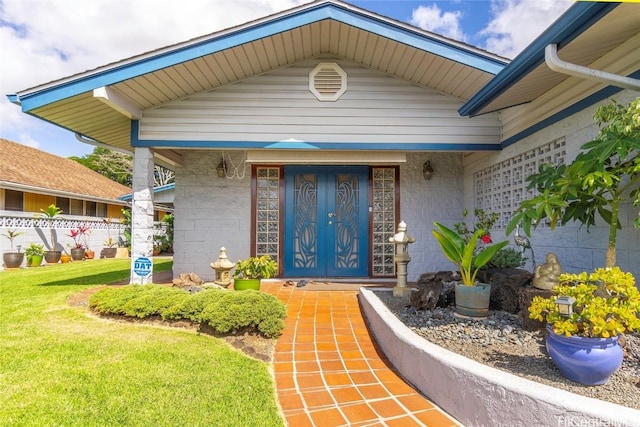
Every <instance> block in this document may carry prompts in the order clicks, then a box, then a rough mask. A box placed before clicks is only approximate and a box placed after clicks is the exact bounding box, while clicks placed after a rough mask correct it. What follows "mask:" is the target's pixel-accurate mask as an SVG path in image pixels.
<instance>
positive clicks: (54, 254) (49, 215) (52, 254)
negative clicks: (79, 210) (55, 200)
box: [40, 204, 62, 264]
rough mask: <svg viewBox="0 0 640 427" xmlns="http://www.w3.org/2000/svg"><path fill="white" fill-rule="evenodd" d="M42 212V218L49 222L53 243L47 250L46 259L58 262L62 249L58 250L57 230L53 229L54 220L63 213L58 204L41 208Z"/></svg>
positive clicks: (51, 262)
mask: <svg viewBox="0 0 640 427" xmlns="http://www.w3.org/2000/svg"><path fill="white" fill-rule="evenodd" d="M40 212H42V214H41V215H40V218H44V219H46V220H47V222H48V223H49V233H50V234H51V245H50V246H49V250H48V251H45V254H44V256H45V260H46V261H47V264H57V263H58V261H60V257H61V256H62V251H59V250H57V245H58V243H57V241H56V232H55V231H54V229H53V220H54V219H56V218H57V217H58V215H60V214H61V213H62V210H61V209H60V208H59V207H57V206H56V205H54V204H51V205H49V206H48V207H47V209H40Z"/></svg>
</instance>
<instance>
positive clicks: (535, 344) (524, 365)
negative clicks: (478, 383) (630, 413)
mask: <svg viewBox="0 0 640 427" xmlns="http://www.w3.org/2000/svg"><path fill="white" fill-rule="evenodd" d="M374 293H375V295H376V296H377V297H378V298H380V300H381V301H382V302H383V303H384V304H385V305H386V306H387V308H388V309H389V310H390V311H391V312H392V313H393V314H395V315H396V317H398V319H400V321H402V322H403V323H404V324H405V325H406V326H407V327H409V328H411V330H412V331H413V332H415V333H416V334H418V335H420V336H421V337H423V338H425V339H427V340H429V341H431V342H432V343H434V344H437V345H439V346H441V347H444V348H446V349H448V350H451V351H454V352H456V353H458V354H460V355H463V356H465V357H468V358H470V359H474V360H476V361H478V362H480V363H484V364H485V365H489V366H493V367H494V368H497V369H501V370H503V371H506V372H510V373H512V374H514V375H518V376H520V377H523V378H527V379H529V380H533V381H536V382H539V383H542V384H546V385H550V386H552V387H556V388H559V389H563V390H566V391H570V392H572V393H576V394H580V395H583V396H588V397H592V398H595V399H600V400H604V401H609V402H613V403H616V404H618V405H622V406H626V407H629V408H635V409H640V336H638V335H637V334H634V335H627V336H626V351H625V358H624V361H623V364H622V367H621V368H620V369H618V371H617V372H616V373H615V374H613V375H612V376H611V378H610V379H609V381H608V382H607V383H606V384H604V385H601V386H585V385H582V384H578V383H575V382H573V381H570V380H568V379H566V378H564V377H563V376H562V375H561V374H560V372H559V371H558V369H557V368H556V367H555V365H554V364H553V362H552V361H551V358H550V357H549V356H548V354H547V350H546V348H545V343H544V342H545V332H544V331H540V332H528V331H525V330H523V329H522V322H521V320H520V318H519V316H517V315H513V314H510V313H507V312H503V311H489V316H488V317H487V318H486V319H483V320H469V319H461V318H458V317H456V316H454V310H453V308H436V309H434V310H422V311H416V310H415V309H414V308H413V307H412V306H411V305H410V303H409V297H394V296H393V295H392V293H391V292H374Z"/></svg>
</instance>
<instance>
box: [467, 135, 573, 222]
mask: <svg viewBox="0 0 640 427" xmlns="http://www.w3.org/2000/svg"><path fill="white" fill-rule="evenodd" d="M565 157H566V152H565V139H564V138H559V139H556V140H554V141H551V142H548V143H546V144H542V145H540V146H539V147H537V148H534V149H532V150H528V151H525V152H524V153H522V154H518V155H517V156H513V157H511V158H509V159H506V160H503V161H502V162H500V163H497V164H494V165H491V166H489V167H487V168H485V169H482V170H480V171H478V172H476V173H475V174H474V185H475V190H474V191H475V207H476V208H480V209H483V210H484V211H485V212H488V213H491V212H498V213H499V214H500V218H499V219H498V221H497V222H496V224H495V226H494V227H495V228H502V229H504V228H506V226H507V224H508V223H509V220H510V219H511V216H512V215H513V212H514V211H515V210H516V209H517V208H518V206H520V202H522V201H523V200H526V199H529V198H531V197H533V196H534V195H535V190H527V184H528V183H527V181H526V179H527V177H528V176H529V175H532V174H534V173H536V172H537V171H538V167H539V166H540V165H541V164H545V163H551V164H554V165H558V164H561V163H564V161H565Z"/></svg>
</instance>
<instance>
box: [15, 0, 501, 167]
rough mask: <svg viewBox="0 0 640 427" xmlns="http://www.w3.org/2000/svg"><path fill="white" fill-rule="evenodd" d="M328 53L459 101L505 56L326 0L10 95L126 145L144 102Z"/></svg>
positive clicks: (28, 108)
mask: <svg viewBox="0 0 640 427" xmlns="http://www.w3.org/2000/svg"><path fill="white" fill-rule="evenodd" d="M325 56H334V57H336V58H341V59H344V60H349V61H353V62H355V63H357V64H359V65H361V66H363V67H366V68H370V69H373V70H377V71H379V72H381V73H385V74H387V75H390V76H392V77H395V78H400V79H404V80H406V81H409V82H411V83H412V84H415V85H417V86H420V87H424V88H430V89H432V90H435V91H437V92H439V93H441V94H445V95H448V96H451V97H454V98H457V99H459V100H463V101H464V100H467V99H469V98H470V97H471V96H472V95H473V94H474V93H476V92H477V91H478V90H479V89H480V88H481V87H483V86H484V85H485V84H486V83H487V82H489V81H490V79H491V78H492V77H493V76H494V75H495V74H496V73H498V72H499V71H500V70H501V69H502V68H503V67H504V65H505V64H506V63H507V62H508V60H506V59H504V58H501V57H499V56H497V55H494V54H491V53H489V52H486V51H482V50H480V49H477V48H475V47H472V46H469V45H466V44H464V43H460V42H456V41H453V40H450V39H447V38H444V37H442V36H439V35H436V34H433V33H430V32H427V31H423V30H421V29H418V28H415V27H412V26H410V25H407V24H405V23H401V22H398V21H395V20H392V19H389V18H386V17H382V16H379V15H376V14H373V13H370V12H368V11H365V10H363V9H360V8H357V7H354V6H351V5H348V4H346V3H342V2H339V1H334V0H325V1H319V2H313V3H309V4H305V5H302V6H299V7H297V8H294V9H290V10H288V11H285V12H282V13H278V14H275V15H272V16H269V17H266V18H264V19H260V20H257V21H253V22H250V23H247V24H244V25H240V26H237V27H234V28H230V29H227V30H224V31H220V32H217V33H214V34H211V35H208V36H205V37H201V38H197V39H194V40H190V41H188V42H185V43H181V44H177V45H174V46H169V47H166V48H163V49H160V50H156V51H153V52H149V53H146V54H143V55H139V56H136V57H133V58H130V59H127V60H123V61H120V62H118V63H114V64H109V65H106V66H104V67H101V68H98V69H95V70H92V71H88V72H85V73H81V74H78V75H75V76H71V77H68V78H66V79H62V80H58V81H54V82H51V83H48V84H44V85H41V86H38V87H35V88H31V89H26V90H24V91H21V92H18V93H17V94H15V95H9V99H10V100H11V101H12V102H15V103H17V104H20V105H21V107H22V110H23V111H24V112H25V113H28V114H31V115H34V116H36V117H40V118H42V119H44V120H47V121H50V122H53V123H56V124H58V125H59V126H62V127H64V128H67V129H69V130H72V131H74V132H76V133H79V134H81V135H84V136H87V137H89V138H92V139H94V140H96V141H99V142H102V143H106V144H108V145H111V146H114V147H118V148H129V147H130V144H131V135H132V127H134V126H132V122H133V123H134V124H135V123H136V120H139V119H140V117H141V116H142V113H143V112H144V111H145V110H147V109H150V108H154V107H158V106H160V105H164V104H166V103H168V102H170V101H173V100H176V99H182V98H185V97H188V96H191V95H194V94H196V93H201V92H205V91H210V90H213V89H216V88H219V87H222V86H225V85H229V84H231V83H235V82H238V81H240V80H244V79H247V78H250V77H253V76H258V75H263V74H265V73H268V72H270V71H273V70H276V69H279V68H283V67H287V66H289V65H292V64H295V63H298V62H301V61H304V60H308V59H310V58H317V57H325ZM221 64H225V65H224V66H223V65H221ZM134 130H135V129H134ZM156 154H158V155H159V156H161V157H162V156H163V155H164V156H166V157H165V158H167V159H171V158H172V157H173V158H175V157H176V155H177V153H172V152H171V150H162V149H157V150H156Z"/></svg>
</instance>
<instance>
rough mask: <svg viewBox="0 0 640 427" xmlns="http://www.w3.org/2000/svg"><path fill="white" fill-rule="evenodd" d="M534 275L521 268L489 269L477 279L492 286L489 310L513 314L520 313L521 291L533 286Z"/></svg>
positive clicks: (479, 273)
mask: <svg viewBox="0 0 640 427" xmlns="http://www.w3.org/2000/svg"><path fill="white" fill-rule="evenodd" d="M532 278H533V274H531V273H529V272H528V271H527V270H522V269H520V268H487V269H484V270H480V271H479V272H478V275H477V276H476V279H477V280H478V281H479V282H482V283H489V284H490V285H491V300H490V302H489V309H491V310H500V311H506V312H509V313H512V314H515V313H518V312H519V311H520V307H521V305H520V301H519V294H520V291H521V290H522V289H524V288H526V287H528V286H530V285H531V280H532Z"/></svg>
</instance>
